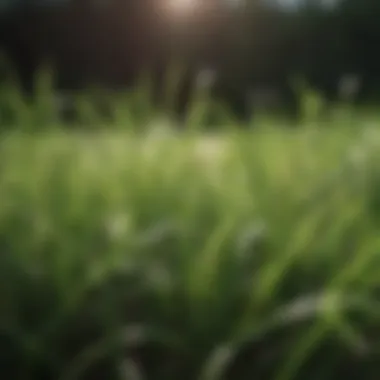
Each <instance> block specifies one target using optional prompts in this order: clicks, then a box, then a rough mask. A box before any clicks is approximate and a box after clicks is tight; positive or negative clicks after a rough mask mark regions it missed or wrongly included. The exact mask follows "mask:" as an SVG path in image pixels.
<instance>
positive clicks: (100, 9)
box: [0, 0, 380, 103]
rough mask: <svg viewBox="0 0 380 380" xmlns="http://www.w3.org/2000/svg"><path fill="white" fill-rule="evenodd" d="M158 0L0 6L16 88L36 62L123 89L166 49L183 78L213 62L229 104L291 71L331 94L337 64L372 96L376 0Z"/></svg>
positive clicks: (1, 39) (64, 79) (66, 79)
mask: <svg viewBox="0 0 380 380" xmlns="http://www.w3.org/2000/svg"><path fill="white" fill-rule="evenodd" d="M164 1H166V0H103V1H102V0H67V1H66V2H59V3H58V2H55V3H53V4H50V5H47V4H46V3H42V0H29V1H26V0H24V1H20V2H19V6H18V7H15V8H14V9H10V10H4V9H3V10H2V11H1V15H0V49H1V50H2V51H3V52H4V53H5V55H6V56H7V57H8V58H9V60H10V62H11V63H12V66H13V68H14V71H15V72H16V73H17V75H18V77H19V79H20V81H21V83H22V86H23V88H24V89H25V90H26V91H31V90H32V87H33V78H34V76H35V73H36V71H37V70H38V69H39V68H40V67H41V65H42V64H48V65H51V66H52V67H53V68H54V70H55V72H56V83H55V86H56V87H57V88H59V89H77V88H83V87H85V86H91V85H99V86H105V87H109V88H131V87H133V86H134V85H135V84H136V81H137V79H138V78H139V74H140V73H141V72H142V70H145V69H147V70H149V69H151V70H152V72H154V73H155V75H156V76H155V77H156V78H160V77H161V76H162V72H164V70H165V68H166V67H167V64H168V62H169V61H170V59H172V58H173V57H176V58H179V59H180V60H181V61H182V62H185V64H186V65H187V67H188V68H189V72H188V77H189V78H190V79H189V81H190V82H191V78H193V77H194V72H195V71H196V70H198V69H199V67H202V66H210V67H214V68H216V70H217V71H218V73H219V74H220V75H219V78H221V79H220V83H219V90H218V91H219V93H220V94H222V93H224V94H226V93H228V94H235V95H236V96H235V95H234V96H235V99H237V100H236V102H237V103H238V102H239V96H238V94H239V93H241V92H242V89H243V90H244V91H245V90H246V89H247V88H248V87H249V88H252V87H253V88H254V87H255V86H260V85H264V84H270V85H276V86H280V87H281V86H282V88H286V87H287V86H288V85H289V83H290V82H289V81H290V79H291V78H293V77H302V78H304V79H305V80H306V81H307V82H308V83H310V84H311V85H312V86H314V87H316V88H317V89H318V90H320V91H321V92H323V94H324V95H325V96H326V97H327V98H331V99H334V98H335V97H336V96H337V95H338V91H337V88H338V81H339V78H340V77H341V76H342V75H343V74H347V73H353V74H355V75H358V76H359V77H360V79H361V87H360V92H359V94H358V100H362V101H368V100H376V99H377V98H378V96H379V95H380V54H379V53H378V51H377V49H378V46H380V24H379V23H378V20H379V17H380V3H379V2H378V1H377V0H341V1H340V2H337V4H336V6H334V7H323V6H320V5H319V3H318V2H313V1H309V2H306V3H305V6H304V7H300V8H299V9H298V10H292V11H291V10H287V9H284V8H279V7H274V6H271V5H270V4H269V3H266V2H264V1H258V0H251V1H250V2H249V3H248V4H246V5H242V6H241V7H234V8H232V7H229V6H227V5H226V4H227V3H226V2H223V1H222V0H208V1H207V0H205V1H204V3H205V4H206V3H207V6H204V7H203V8H202V9H199V11H198V12H193V13H192V14H191V15H190V16H189V17H188V18H186V17H182V19H179V18H177V19H175V17H172V18H170V15H168V14H165V13H164V7H163V5H164V4H163V2H164ZM156 82H157V83H158V82H159V80H158V79H157V80H156ZM185 92H186V91H185ZM234 96H232V97H234Z"/></svg>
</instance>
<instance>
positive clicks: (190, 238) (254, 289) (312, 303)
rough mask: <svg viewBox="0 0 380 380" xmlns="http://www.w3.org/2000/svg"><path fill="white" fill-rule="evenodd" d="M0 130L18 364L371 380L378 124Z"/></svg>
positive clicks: (56, 370)
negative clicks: (212, 131)
mask: <svg viewBox="0 0 380 380" xmlns="http://www.w3.org/2000/svg"><path fill="white" fill-rule="evenodd" d="M332 127H333V125H331V128H322V129H318V128H315V127H312V126H311V127H309V128H306V129H304V128H301V129H281V128H278V127H272V128H271V127H268V128H258V129H256V130H253V131H246V132H243V131H240V132H237V131H235V132H234V131H227V132H221V133H219V134H218V135H214V136H211V135H210V136H206V135H204V134H203V135H202V134H200V133H184V134H181V135H175V134H172V133H165V132H162V133H159V132H157V133H147V134H144V135H136V134H134V133H132V132H130V131H115V130H114V131H107V130H106V131H103V132H101V131H99V132H98V133H96V134H88V133H85V132H83V131H82V132H80V131H77V132H74V131H71V132H68V131H62V130H60V129H57V130H52V131H50V132H45V133H42V134H37V135H36V134H35V135H30V134H25V133H24V132H23V131H20V130H16V131H14V132H8V133H4V134H3V135H2V137H1V141H0V166H1V168H0V199H1V203H0V251H1V256H0V260H1V264H0V272H1V274H0V278H1V282H0V283H1V287H0V292H1V294H0V305H1V309H0V310H1V313H0V331H1V332H0V352H1V356H0V357H1V359H0V373H1V374H2V375H3V377H4V378H6V379H33V380H34V379H39V380H40V379H49V380H50V379H54V380H56V379H59V380H74V379H89V380H93V379H165V380H166V379H173V380H174V379H178V378H183V379H189V380H195V379H201V380H214V379H215V380H216V379H218V380H220V379H253V378H257V379H273V380H288V379H289V380H290V379H318V380H319V379H322V378H323V379H336V378H348V379H353V378H357V377H359V376H361V377H362V378H365V379H375V377H376V376H377V374H378V370H379V365H378V359H379V352H378V348H379V343H378V342H379V339H378V338H379V335H378V331H379V329H378V326H379V321H380V320H379V317H380V315H379V312H380V309H379V304H378V284H379V280H378V279H379V275H380V260H379V253H380V240H379V235H378V229H379V222H380V218H379V215H380V214H379V213H380V208H379V207H380V196H379V194H380V193H379V184H380V166H379V162H380V161H379V158H380V154H379V149H378V148H379V145H380V133H379V132H378V131H376V130H375V129H371V128H369V127H363V129H362V130H360V131H359V130H357V129H355V128H354V129H342V128H332Z"/></svg>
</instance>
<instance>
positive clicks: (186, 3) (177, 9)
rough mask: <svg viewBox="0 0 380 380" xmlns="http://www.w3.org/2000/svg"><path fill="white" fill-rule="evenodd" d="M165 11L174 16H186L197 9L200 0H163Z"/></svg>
mask: <svg viewBox="0 0 380 380" xmlns="http://www.w3.org/2000/svg"><path fill="white" fill-rule="evenodd" d="M164 2H165V3H166V6H165V8H166V13H168V14H170V15H172V16H174V17H187V16H190V15H191V14H192V13H193V12H194V11H196V10H198V8H199V5H200V3H201V1H200V0H164Z"/></svg>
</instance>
